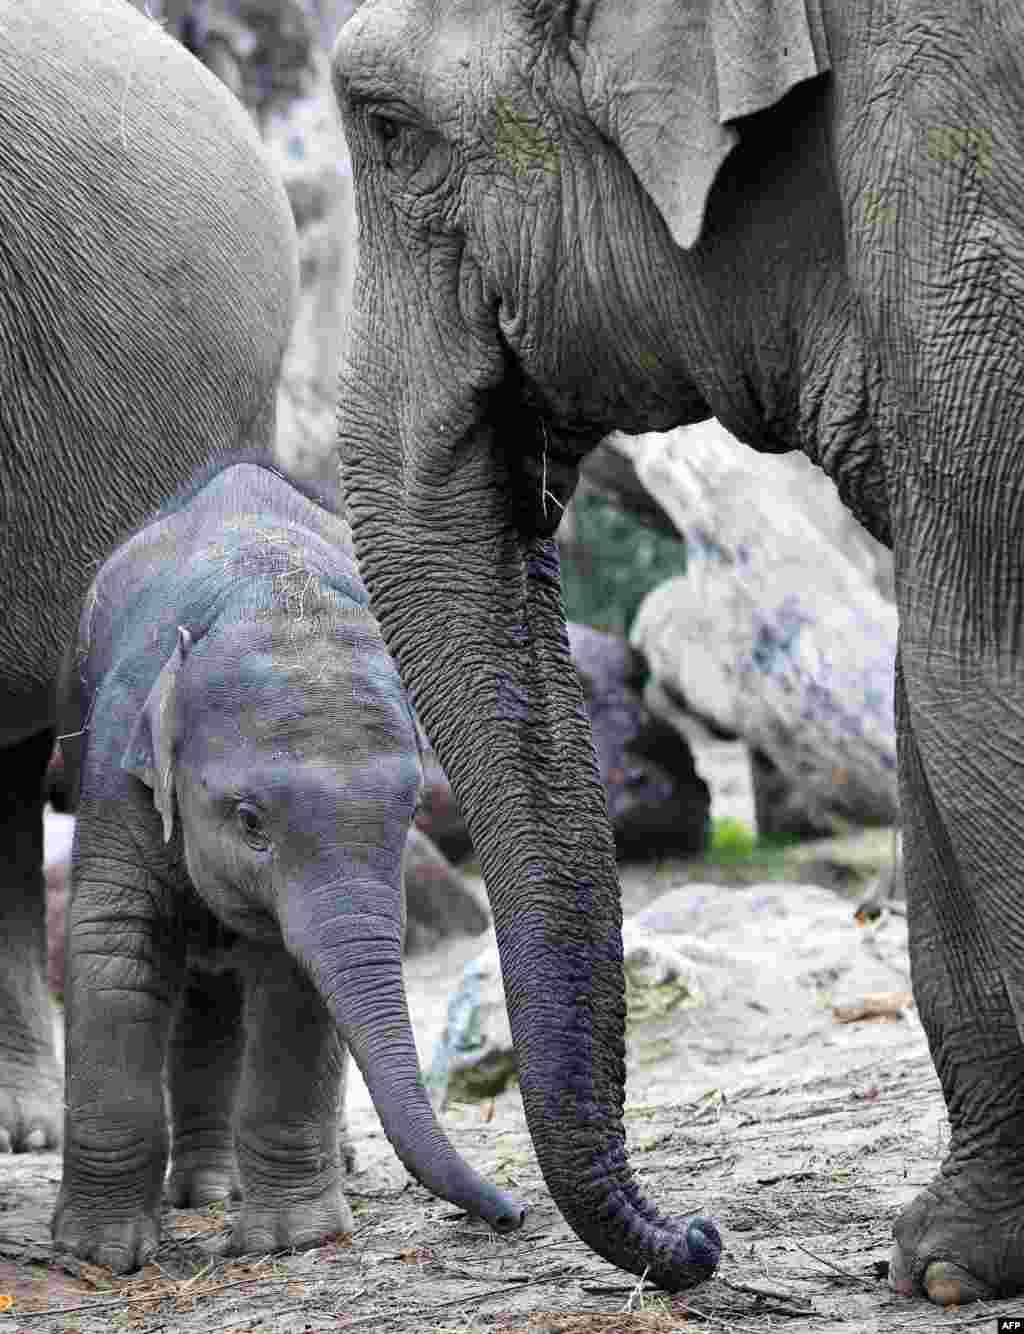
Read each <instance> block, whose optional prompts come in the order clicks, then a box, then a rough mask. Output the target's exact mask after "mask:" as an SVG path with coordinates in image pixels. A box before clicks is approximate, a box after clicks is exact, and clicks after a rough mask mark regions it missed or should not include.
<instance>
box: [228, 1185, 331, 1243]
mask: <svg viewBox="0 0 1024 1334" xmlns="http://www.w3.org/2000/svg"><path fill="white" fill-rule="evenodd" d="M352 1227H353V1224H352V1211H351V1209H349V1207H348V1201H347V1200H346V1199H345V1196H344V1195H343V1194H342V1191H341V1187H340V1186H339V1185H338V1184H337V1183H336V1182H335V1183H332V1184H331V1185H330V1186H328V1187H327V1188H326V1189H325V1190H323V1191H322V1192H321V1193H320V1194H318V1195H316V1196H313V1197H304V1198H301V1199H300V1198H295V1197H294V1196H293V1197H292V1198H291V1199H289V1198H288V1193H287V1192H281V1194H280V1195H279V1196H278V1197H277V1198H276V1199H273V1200H271V1199H267V1198H255V1199H250V1198H249V1197H248V1195H247V1196H246V1199H245V1203H244V1204H243V1206H242V1211H241V1214H240V1215H239V1217H238V1220H237V1221H236V1223H235V1228H234V1232H233V1234H232V1237H231V1242H230V1246H229V1250H230V1252H231V1254H233V1255H247V1254H258V1255H266V1254H267V1253H268V1252H269V1251H289V1250H295V1251H301V1250H308V1249H309V1248H310V1247H311V1246H321V1245H323V1244H324V1243H325V1242H326V1241H327V1239H328V1238H329V1237H334V1236H337V1234H338V1233H339V1232H351V1231H352Z"/></svg>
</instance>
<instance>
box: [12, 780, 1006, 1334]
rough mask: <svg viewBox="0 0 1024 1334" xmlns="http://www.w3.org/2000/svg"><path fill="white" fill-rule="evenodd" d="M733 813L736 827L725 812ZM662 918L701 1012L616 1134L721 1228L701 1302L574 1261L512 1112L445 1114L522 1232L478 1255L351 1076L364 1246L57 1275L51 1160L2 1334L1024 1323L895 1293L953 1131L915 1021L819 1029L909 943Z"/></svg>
mask: <svg viewBox="0 0 1024 1334" xmlns="http://www.w3.org/2000/svg"><path fill="white" fill-rule="evenodd" d="M723 772H724V771H723ZM733 778H734V781H735V783H736V784H738V787H737V790H736V792H734V794H733V795H734V797H735V798H736V800H737V801H742V800H744V797H743V794H742V786H743V784H742V775H741V774H740V773H739V771H736V772H735V773H734V774H733ZM723 810H724V811H725V812H726V813H733V812H737V813H738V811H737V807H736V806H735V805H729V801H728V800H726V801H725V805H724V807H723V806H722V805H720V806H719V812H721V811H723ZM716 813H718V812H716ZM686 869H687V868H682V867H679V868H674V867H672V866H671V865H663V866H661V867H659V868H652V867H644V868H629V869H627V870H626V872H625V873H624V877H623V881H624V901H625V904H626V908H627V911H628V912H637V911H639V910H641V909H643V908H644V907H645V905H646V904H648V903H649V902H650V901H651V900H653V899H656V898H658V899H659V904H660V905H664V904H665V903H666V900H665V899H664V897H659V896H664V894H665V892H666V890H668V889H670V888H671V887H672V885H673V884H680V882H681V881H682V880H683V879H684V871H685V870H686ZM668 909H669V911H667V912H666V913H665V914H664V919H665V930H666V933H670V932H672V931H675V932H677V933H682V934H677V935H676V936H674V937H672V939H673V943H674V944H676V945H678V947H679V948H680V949H681V950H682V951H683V952H684V953H686V952H687V951H689V952H690V957H692V958H693V959H694V960H695V962H694V965H693V968H694V975H695V977H696V979H697V981H698V983H699V985H700V988H701V991H702V993H703V1001H702V1003H701V1004H699V1005H695V1006H693V1007H691V1008H682V1009H677V1010H675V1011H673V1012H672V1013H671V1014H669V1015H666V1016H663V1017H661V1018H658V1019H656V1020H647V1021H645V1022H643V1023H640V1024H639V1025H638V1026H636V1027H634V1028H633V1029H632V1030H631V1032H630V1034H629V1043H628V1088H627V1094H628V1104H627V1111H626V1125H627V1131H628V1138H629V1147H630V1154H631V1160H632V1163H633V1166H634V1170H635V1171H636V1173H637V1175H638V1177H639V1179H640V1181H641V1183H642V1185H643V1187H644V1189H645V1191H646V1192H647V1193H648V1195H649V1196H650V1197H651V1198H652V1199H653V1200H655V1201H656V1202H657V1203H658V1204H659V1205H660V1206H661V1207H662V1208H663V1209H664V1210H665V1211H666V1212H669V1213H679V1214H682V1213H691V1212H694V1211H701V1212H707V1213H710V1214H711V1215H713V1216H714V1217H715V1218H716V1219H717V1220H718V1222H719V1225H720V1227H721V1229H722V1233H723V1236H724V1238H725V1253H724V1256H723V1259H722V1264H721V1267H720V1270H719V1272H718V1274H717V1275H716V1277H715V1278H713V1279H712V1280H711V1281H709V1282H707V1283H705V1284H703V1285H701V1286H700V1287H698V1288H695V1289H693V1290H692V1291H691V1292H689V1293H686V1294H682V1295H679V1296H675V1297H669V1296H667V1295H666V1294H664V1293H660V1292H657V1291H654V1290H652V1289H651V1288H650V1287H649V1285H645V1286H644V1287H640V1286H638V1285H637V1282H636V1280H635V1278H633V1277H631V1276H630V1275H627V1274H625V1273H623V1272H622V1271H620V1270H617V1269H615V1268H614V1267H613V1266H611V1265H609V1264H607V1263H606V1262H605V1261H603V1260H601V1259H600V1258H599V1257H598V1256H596V1255H594V1254H593V1253H592V1252H591V1251H589V1250H588V1249H587V1248H586V1247H585V1246H584V1245H583V1244H582V1243H581V1242H579V1241H578V1240H577V1239H576V1237H575V1236H574V1234H573V1233H572V1232H571V1231H570V1230H569V1228H568V1227H567V1225H566V1224H565V1223H564V1221H563V1220H562V1218H561V1216H560V1215H559V1214H558V1212H557V1210H556V1209H555V1207H554V1205H553V1204H552V1202H551V1199H550V1197H549V1196H548V1194H547V1192H546V1189H545V1186H544V1183H543V1181H542V1179H541V1176H540V1173H539V1170H538V1167H537V1164H536V1160H535V1158H534V1155H533V1150H532V1146H531V1142H530V1139H529V1136H528V1134H527V1133H526V1128H525V1122H524V1118H523V1110H522V1104H521V1101H520V1098H519V1094H518V1091H517V1090H516V1089H515V1088H513V1089H511V1090H509V1091H506V1092H505V1093H503V1094H502V1095H501V1096H499V1097H498V1098H497V1099H496V1100H495V1101H493V1102H492V1103H487V1104H484V1105H479V1104H477V1105H466V1106H453V1107H449V1108H448V1109H447V1110H446V1111H445V1112H444V1114H443V1120H444V1123H445V1126H446V1128H447V1130H448V1132H449V1134H450V1136H451V1138H452V1140H453V1141H454V1142H455V1144H456V1145H457V1147H458V1148H459V1150H460V1151H461V1152H462V1153H463V1155H464V1156H465V1157H466V1158H467V1159H468V1160H469V1161H471V1162H472V1163H473V1164H474V1166H476V1167H477V1169H478V1170H479V1171H481V1172H482V1173H483V1174H485V1175H487V1176H489V1177H490V1178H492V1179H493V1180H495V1181H497V1182H499V1183H501V1184H503V1185H505V1186H507V1187H510V1188H512V1189H514V1190H515V1192H516V1193H518V1194H519V1195H520V1196H521V1197H522V1198H523V1199H525V1201H526V1202H527V1203H528V1205H529V1207H530V1213H529V1216H528V1219H527V1222H526V1224H525V1226H524V1227H523V1229H522V1230H521V1231H520V1232H518V1233H516V1234H514V1235H513V1236H511V1237H506V1238H499V1237H496V1236H494V1235H493V1234H492V1233H491V1232H490V1231H489V1230H488V1228H487V1227H486V1226H485V1225H484V1224H482V1223H480V1222H478V1221H475V1220H471V1219H468V1218H467V1217H465V1216H464V1215H462V1214H460V1213H459V1212H458V1211H456V1210H454V1209H453V1208H452V1207H451V1206H450V1205H448V1204H446V1203H443V1202H440V1201H438V1200H437V1199H435V1198H433V1197H432V1196H430V1195H429V1194H428V1193H427V1192H426V1191H425V1190H423V1189H422V1188H421V1187H420V1186H418V1185H417V1184H415V1183H413V1182H411V1181H410V1180H409V1179H408V1177H407V1176H406V1174H405V1172H404V1170H403V1169H402V1167H401V1166H400V1164H399V1163H398V1161H397V1159H396V1158H395V1156H394V1154H393V1152H392V1151H391V1148H390V1146H389V1145H388V1143H387V1141H386V1140H385V1139H384V1136H383V1133H382V1131H381V1128H380V1123H379V1121H378V1119H377V1116H376V1113H375V1111H374V1110H373V1107H372V1105H371V1103H370V1099H369V1095H368V1094H367V1092H366V1089H365V1086H364V1085H363V1084H362V1081H361V1080H359V1078H358V1076H356V1077H354V1078H353V1079H352V1080H351V1082H350V1092H349V1119H350V1127H351V1130H352V1133H353V1135H354V1138H355V1141H356V1145H357V1152H358V1156H359V1162H358V1171H357V1172H356V1173H355V1174H354V1175H353V1176H352V1177H351V1178H350V1181H349V1188H348V1194H349V1199H350V1202H351V1204H352V1206H353V1211H354V1214H355V1218H356V1230H355V1233H354V1235H353V1236H352V1238H350V1239H340V1240H339V1241H337V1242H335V1243H332V1244H329V1245H326V1246H323V1247H320V1248H319V1249H317V1250H314V1251H309V1252H306V1253H305V1254H301V1255H284V1256H250V1257H245V1258H244V1260H241V1261H240V1260H229V1259H225V1258H223V1257H221V1256H219V1254H218V1247H220V1246H222V1245H223V1241H224V1238H225V1235H226V1231H227V1226H228V1225H229V1224H230V1217H231V1211H230V1210H229V1211H228V1213H227V1215H226V1216H225V1213H224V1211H223V1210H222V1209H218V1208H217V1207H214V1208H212V1209H211V1210H209V1211H203V1212H200V1213H192V1212H187V1211H183V1210H170V1209H168V1210H167V1211H166V1213H165V1217H164V1243H163V1245H162V1247H161V1250H160V1252H159V1254H158V1256H157V1259H156V1263H155V1264H151V1265H149V1266H147V1268H146V1269H145V1270H144V1271H143V1272H142V1273H141V1274H139V1275H136V1276H132V1277H130V1278H129V1279H126V1280H125V1279H116V1278H113V1277H112V1276H111V1275H110V1274H109V1273H107V1272H106V1271H103V1270H99V1269H96V1268H95V1267H91V1266H88V1265H84V1264H78V1263H76V1262H68V1263H66V1264H65V1265H64V1266H62V1265H61V1264H59V1263H57V1262H55V1261H54V1260H53V1257H52V1253H51V1249H50V1239H49V1215H50V1212H51V1210H52V1207H53V1203H54V1200H55V1197H56V1193H57V1187H58V1184H59V1178H60V1159H59V1156H58V1155H56V1154H45V1155H25V1156H20V1155H19V1156H17V1157H13V1158H8V1159H6V1160H4V1161H2V1162H0V1306H6V1307H8V1309H7V1311H6V1313H5V1314H0V1334H8V1331H11V1332H12V1334H13V1332H14V1331H18V1332H19V1334H21V1332H22V1331H25V1332H26V1334H27V1332H28V1331H37V1330H41V1329H45V1330H47V1331H51V1330H52V1331H62V1332H63V1334H76V1332H78V1334H98V1331H101V1330H104V1331H106V1330H110V1329H117V1328H122V1329H137V1330H142V1331H147V1332H148V1334H157V1331H165V1330H170V1331H181V1334H228V1332H232V1331H239V1332H240V1331H257V1330H267V1331H275V1332H276V1331H280V1332H281V1334H285V1332H288V1334H292V1332H293V1331H304V1332H306V1334H311V1332H313V1331H328V1330H348V1329H358V1328H365V1329H377V1330H387V1331H396V1334H406V1332H408V1334H412V1332H413V1331H433V1332H435V1334H448V1332H449V1331H456V1330H459V1331H485V1330H490V1329H496V1330H497V1329H500V1330H507V1331H512V1332H513V1334H527V1332H529V1334H627V1332H628V1334H634V1332H635V1334H645V1332H646V1334H663V1332H667V1331H675V1330H678V1331H704V1330H706V1331H709V1332H710V1331H716V1332H720V1331H747V1332H748V1334H749V1332H750V1331H766V1330H778V1329H781V1328H786V1329H787V1330H790V1331H793V1334H805V1332H806V1334H811V1332H813V1334H826V1331H843V1334H848V1332H849V1334H854V1332H856V1334H860V1332H861V1331H875V1330H879V1331H903V1330H906V1331H932V1330H937V1329H942V1330H946V1329H949V1330H953V1329H960V1328H964V1327H968V1326H969V1327H971V1328H979V1329H983V1330H986V1331H989V1330H991V1331H993V1334H994V1331H995V1328H996V1315H997V1314H1003V1315H1011V1314H1012V1315H1017V1316H1021V1317H1024V1302H1021V1301H1014V1302H1004V1303H1000V1304H991V1305H986V1306H980V1305H975V1306H971V1307H964V1308H962V1309H960V1310H956V1311H952V1312H941V1311H939V1310H937V1309H936V1308H933V1307H930V1306H929V1305H928V1304H926V1303H925V1302H921V1301H908V1300H905V1299H898V1298H896V1297H894V1296H893V1295H892V1294H891V1293H890V1291H889V1289H888V1287H887V1284H886V1282H885V1275H886V1269H887V1260H888V1254H889V1245H890V1236H891V1226H892V1220H893V1218H894V1216H895V1214H896V1213H897V1212H898V1211H899V1209H900V1207H901V1206H902V1205H903V1204H905V1203H906V1202H907V1201H908V1200H909V1199H911V1198H912V1197H913V1195H914V1194H915V1193H916V1192H917V1191H918V1190H919V1189H920V1188H921V1187H922V1186H923V1185H925V1184H926V1183H927V1182H928V1180H929V1179H930V1178H931V1176H932V1175H933V1173H934V1172H935V1170H936V1168H937V1166H938V1163H939V1161H940V1158H941V1154H942V1149H943V1145H944V1142H945V1138H946V1135H947V1133H948V1127H947V1123H946V1119H945V1114H944V1108H943V1104H942V1099H941V1096H940V1092H939V1088H938V1083H937V1080H936V1078H935V1075H934V1072H933V1070H932V1066H931V1063H930V1060H929V1057H928V1052H927V1047H926V1044H925V1039H924V1034H923V1032H922V1030H921V1027H920V1024H919V1022H918V1020H917V1018H916V1015H915V1013H914V1011H913V1009H912V1008H910V1009H906V1008H904V1009H903V1011H902V1017H900V1018H895V1019H889V1020H873V1021H871V1020H864V1021H861V1022H852V1023H845V1024H843V1023H839V1022H837V1020H836V1017H835V1013H834V1008H833V1007H834V1006H835V1005H837V1004H842V1003H846V1002H858V1001H860V1000H862V999H863V998H864V997H865V996H867V995H870V994H874V993H885V994H887V995H889V996H891V997H895V998H896V1000H895V1003H896V1004H897V1005H899V1004H900V1003H901V1002H900V995H901V993H905V992H906V991H907V990H908V989H909V983H908V977H907V959H906V932H905V923H904V920H903V919H902V918H900V917H899V916H889V917H886V918H884V919H883V920H882V922H881V923H880V924H879V925H877V926H875V927H871V928H867V929H865V928H862V927H859V926H857V925H856V924H855V922H854V920H853V904H852V902H851V900H850V899H848V898H845V899H844V898H842V897H841V896H840V895H838V894H837V893H834V892H832V891H828V890H824V889H820V888H816V887H813V886H807V885H779V884H764V885H758V886H752V887H751V886H747V887H745V888H738V887H729V886H727V885H710V884H704V885H701V884H692V883H691V884H687V885H685V886H683V887H682V888H680V889H678V890H677V891H676V892H675V893H674V895H673V896H672V898H671V899H670V900H669V901H668ZM480 947H481V943H480V941H457V942H455V943H453V944H451V945H450V946H448V947H447V948H445V949H444V950H442V951H439V952H437V953H434V954H432V955H429V956H426V957H423V958H420V959H417V960H414V961H413V962H412V963H411V964H410V965H409V967H408V969H407V984H408V990H409V997H410V1005H411V1009H412V1013H413V1016H414V1020H415V1025H416V1033H417V1042H418V1046H419V1051H420V1057H421V1062H422V1063H423V1064H424V1065H427V1064H428V1063H429V1061H430V1057H431V1053H432V1051H433V1048H434V1044H435V1043H436V1041H437V1039H438V1038H439V1036H440V1034H441V1032H442V1030H443V1028H444V1023H445V1017H446V1006H447V1000H448V997H449V996H450V994H451V992H452V990H453V989H454V986H455V984H456V981H457V978H458V974H459V970H460V969H461V966H462V964H463V963H464V962H465V961H466V960H468V959H469V958H472V957H473V956H474V955H475V954H476V953H477V952H478V951H479V949H480ZM3 1295H5V1296H7V1297H9V1298H12V1299H13V1301H12V1302H11V1303H8V1302H5V1301H3Z"/></svg>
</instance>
